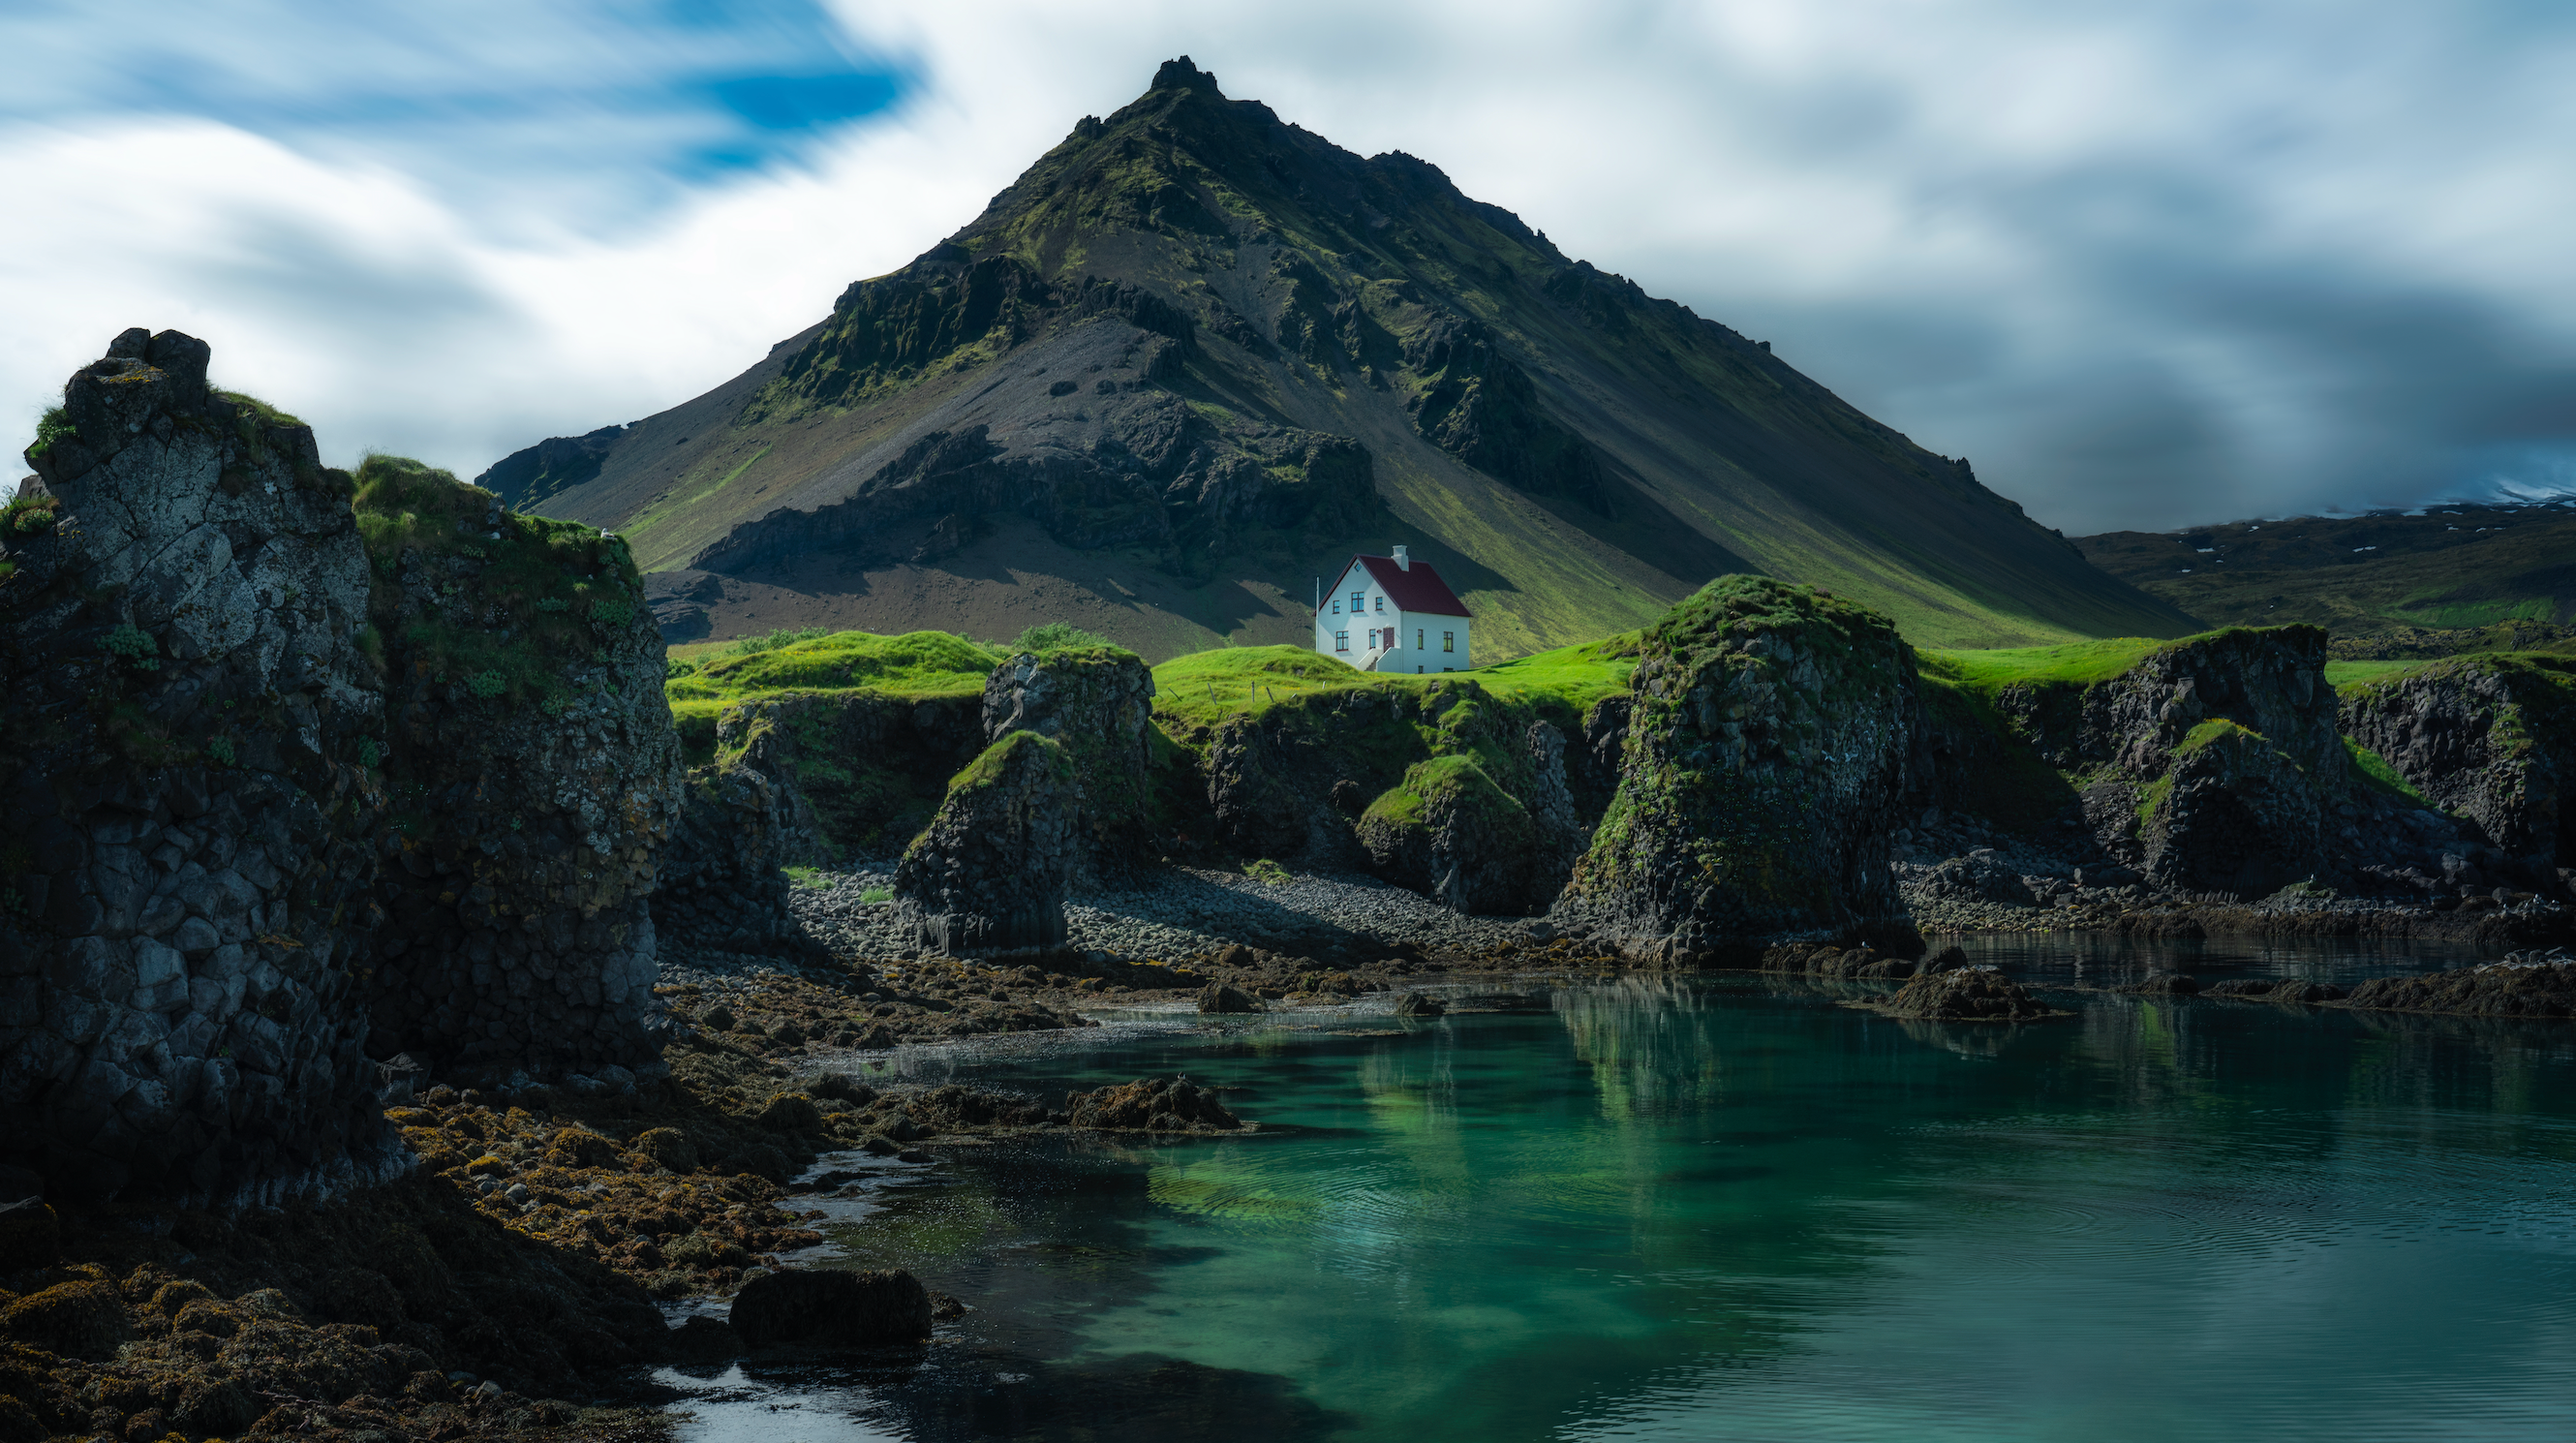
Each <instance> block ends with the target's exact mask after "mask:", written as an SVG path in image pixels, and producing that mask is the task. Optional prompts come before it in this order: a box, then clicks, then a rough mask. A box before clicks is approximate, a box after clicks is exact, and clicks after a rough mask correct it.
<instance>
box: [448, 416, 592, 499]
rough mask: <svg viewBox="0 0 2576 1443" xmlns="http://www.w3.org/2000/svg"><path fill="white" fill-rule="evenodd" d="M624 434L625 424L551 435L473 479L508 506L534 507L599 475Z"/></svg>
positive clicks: (508, 456)
mask: <svg viewBox="0 0 2576 1443" xmlns="http://www.w3.org/2000/svg"><path fill="white" fill-rule="evenodd" d="M625 434H626V428H625V427H623V426H602V427H600V428H599V429H598V430H596V431H593V432H591V433H590V434H589V435H587V436H549V437H547V438H546V439H545V440H543V441H539V442H538V443H537V444H535V445H534V446H530V447H528V448H526V449H525V450H520V451H513V452H511V453H510V454H509V455H507V456H504V457H502V458H501V459H500V460H498V461H495V462H493V463H492V464H491V465H490V466H489V467H487V468H486V469H485V470H484V472H483V474H482V475H480V476H477V477H475V478H474V484H475V485H477V486H480V487H482V488H483V489H485V490H487V491H490V492H492V493H494V494H495V495H498V496H499V497H500V498H501V500H502V502H503V503H504V504H506V505H509V506H513V507H519V508H531V507H533V506H534V505H535V504H536V503H537V502H539V501H543V500H545V499H546V498H547V497H549V496H552V495H554V494H555V493H556V492H558V491H562V490H565V489H567V488H569V487H573V486H578V485H580V484H581V483H583V482H584V481H588V480H590V479H591V478H592V477H594V476H597V475H598V474H599V463H600V462H602V461H604V460H606V459H607V458H608V453H609V452H610V451H612V450H615V449H616V447H617V442H618V439H619V438H620V437H622V436H624V435H625Z"/></svg>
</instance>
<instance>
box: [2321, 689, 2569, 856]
mask: <svg viewBox="0 0 2576 1443" xmlns="http://www.w3.org/2000/svg"><path fill="white" fill-rule="evenodd" d="M2343 728H2344V731H2345V732H2346V733H2348V734H2349V735H2350V736H2351V737H2352V739H2353V740H2354V741H2356V742H2358V743H2360V744H2361V745H2363V746H2365V747H2368V748H2370V749H2371V750H2372V751H2374V752H2376V753H2378V754H2379V756H2380V758H2381V759H2382V760H2384V761H2386V762H2387V763H2388V765H2389V766H2390V767H2391V768H2393V769H2395V771H2396V772H2397V774H2398V775H2399V776H2401V777H2404V778H2405V779H2406V781H2407V782H2408V784H2410V785H2412V786H2413V787H2414V788H2415V789H2416V790H2417V791H2419V792H2421V793H2423V794H2424V796H2425V797H2426V799H2428V800H2430V801H2432V802H2433V803H2434V804H2436V805H2438V806H2440V807H2442V808H2444V809H2446V810H2448V811H2449V812H2451V813H2453V814H2454V815H2457V816H2461V817H2465V818H2467V819H2469V820H2470V821H2472V822H2474V823H2476V825H2477V827H2478V829H2479V830H2480V831H2481V832H2483V833H2484V834H2485V838H2486V840H2487V841H2488V842H2489V843H2491V844H2492V845H2494V846H2495V847H2496V848H2497V849H2498V850H2499V851H2501V852H2503V853H2504V855H2505V857H2506V858H2507V859H2509V861H2510V863H2511V865H2512V866H2513V867H2514V868H2515V869H2516V870H2517V871H2519V872H2520V873H2521V874H2522V875H2523V876H2524V877H2525V878H2526V879H2527V880H2529V881H2532V882H2535V883H2544V884H2546V883H2554V882H2555V880H2556V879H2555V877H2554V876H2553V873H2554V871H2555V869H2557V868H2560V867H2576V821H2571V817H2576V662H2571V661H2570V659H2568V658H2565V657H2551V656H2528V657H2512V656H2471V657H2460V658H2458V659H2456V660H2451V661H2444V662H2437V663H2435V664H2434V665H2432V666H2429V667H2426V668H2425V669H2423V670H2422V671H2416V672H2409V673H2407V674H2405V675H2403V676H2399V677H2396V678H2393V679H2391V680H2388V681H2381V682H2371V683H2366V684H2364V685H2361V686H2358V687H2355V688H2353V690H2352V693H2351V695H2349V696H2348V697H2346V698H2345V699H2344V702H2343ZM2552 890H2554V887H2553V888H2552Z"/></svg>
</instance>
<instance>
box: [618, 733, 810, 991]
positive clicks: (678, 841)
mask: <svg viewBox="0 0 2576 1443" xmlns="http://www.w3.org/2000/svg"><path fill="white" fill-rule="evenodd" d="M799 822H800V814H799V812H798V810H797V808H796V806H795V793H794V791H793V790H792V789H790V788H788V787H785V786H782V785H780V784H779V783H777V782H775V781H773V780H771V778H770V776H769V774H768V773H766V772H764V771H762V770H760V769H758V768H756V767H750V766H710V767H699V768H696V769H694V770H692V771H691V772H690V773H689V775H688V781H687V783H686V785H685V787H684V788H683V792H682V797H681V804H680V818H679V822H678V824H677V825H676V826H675V827H674V828H673V830H672V834H671V840H670V842H669V844H668V845H667V846H665V847H664V848H663V849H662V855H661V861H660V866H659V868H658V870H659V873H660V875H659V885H658V886H657V887H656V889H655V891H654V893H653V899H652V906H653V927H654V933H655V936H656V938H657V940H658V941H659V943H660V945H662V946H665V947H670V946H686V947H688V948H689V949H690V950H691V951H694V952H701V953H726V952H730V953H736V954H753V955H757V954H763V953H767V954H773V955H789V956H796V955H805V954H810V953H812V952H815V951H817V950H819V945H818V944H817V943H815V942H814V941H813V940H812V939H811V938H810V937H808V936H807V934H806V932H805V929H804V928H802V927H800V926H798V925H797V922H796V919H795V916H794V914H793V913H791V912H790V911H789V909H788V905H787V887H788V882H787V877H786V874H785V872H784V871H783V869H784V868H786V867H787V866H789V865H791V864H792V863H794V862H795V861H796V860H797V859H798V858H799V857H800V856H802V855H803V854H804V853H805V851H806V850H807V849H808V848H810V847H811V845H812V840H811V833H810V832H808V831H806V830H804V829H802V828H801V827H800V825H799Z"/></svg>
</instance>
